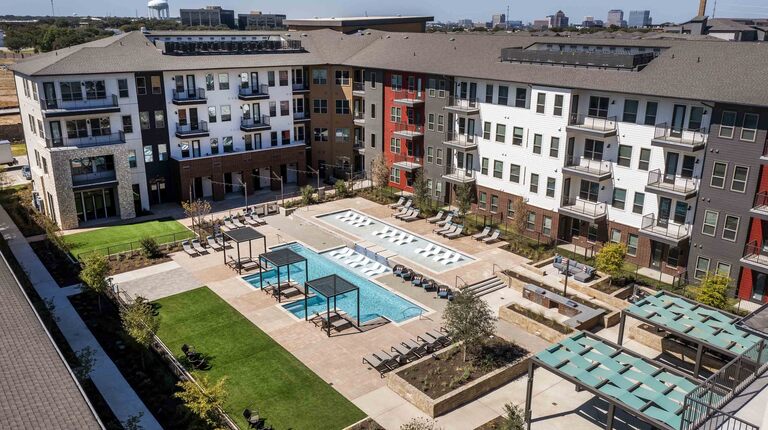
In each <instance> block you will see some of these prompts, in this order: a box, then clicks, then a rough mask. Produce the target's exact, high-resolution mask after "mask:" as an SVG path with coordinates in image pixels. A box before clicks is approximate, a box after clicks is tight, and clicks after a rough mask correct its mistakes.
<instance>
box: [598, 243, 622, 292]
mask: <svg viewBox="0 0 768 430" xmlns="http://www.w3.org/2000/svg"><path fill="white" fill-rule="evenodd" d="M626 257H627V245H625V244H623V243H615V242H611V243H608V244H606V245H604V246H603V247H602V248H601V249H600V251H598V253H597V255H596V256H595V267H596V268H597V270H599V271H601V272H605V273H607V274H609V275H611V279H610V280H609V281H608V285H609V286H610V285H611V283H612V282H613V278H614V277H616V276H619V275H620V274H621V270H622V269H623V268H624V259H625V258H626Z"/></svg>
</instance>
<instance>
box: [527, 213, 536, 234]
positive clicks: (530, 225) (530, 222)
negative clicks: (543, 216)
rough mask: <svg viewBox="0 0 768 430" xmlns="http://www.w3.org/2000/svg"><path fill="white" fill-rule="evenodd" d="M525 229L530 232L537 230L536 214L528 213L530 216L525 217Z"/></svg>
mask: <svg viewBox="0 0 768 430" xmlns="http://www.w3.org/2000/svg"><path fill="white" fill-rule="evenodd" d="M525 228H526V230H530V231H534V230H536V213H535V212H528V215H527V216H526V217H525Z"/></svg>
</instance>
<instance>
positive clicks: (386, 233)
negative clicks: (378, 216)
mask: <svg viewBox="0 0 768 430" xmlns="http://www.w3.org/2000/svg"><path fill="white" fill-rule="evenodd" d="M393 231H394V229H393V228H392V227H389V226H387V227H384V228H383V229H381V230H379V231H374V232H373V235H374V236H378V237H380V238H382V239H384V238H387V237H389V235H390V234H391V233H392V232H393Z"/></svg>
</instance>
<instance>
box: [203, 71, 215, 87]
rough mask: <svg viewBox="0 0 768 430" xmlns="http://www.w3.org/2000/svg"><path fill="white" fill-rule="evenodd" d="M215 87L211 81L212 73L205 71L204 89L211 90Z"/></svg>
mask: <svg viewBox="0 0 768 430" xmlns="http://www.w3.org/2000/svg"><path fill="white" fill-rule="evenodd" d="M215 89H216V87H214V82H213V73H206V74H205V90H206V91H213V90H215Z"/></svg>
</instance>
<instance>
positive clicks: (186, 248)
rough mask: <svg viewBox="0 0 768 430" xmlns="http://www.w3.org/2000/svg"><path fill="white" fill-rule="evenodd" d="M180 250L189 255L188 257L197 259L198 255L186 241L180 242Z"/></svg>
mask: <svg viewBox="0 0 768 430" xmlns="http://www.w3.org/2000/svg"><path fill="white" fill-rule="evenodd" d="M181 248H182V249H184V252H186V253H187V254H189V256H190V257H197V256H198V255H200V254H198V253H197V251H195V250H194V248H192V245H190V243H189V241H188V240H185V241H183V242H181Z"/></svg>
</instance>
